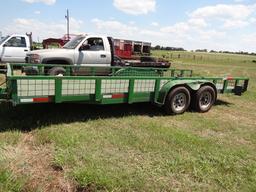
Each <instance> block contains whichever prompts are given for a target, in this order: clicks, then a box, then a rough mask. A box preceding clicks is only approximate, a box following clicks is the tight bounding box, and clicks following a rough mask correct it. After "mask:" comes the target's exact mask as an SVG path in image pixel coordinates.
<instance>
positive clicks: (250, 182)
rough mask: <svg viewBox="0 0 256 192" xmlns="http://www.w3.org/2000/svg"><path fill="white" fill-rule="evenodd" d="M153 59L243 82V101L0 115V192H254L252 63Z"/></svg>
mask: <svg viewBox="0 0 256 192" xmlns="http://www.w3.org/2000/svg"><path fill="white" fill-rule="evenodd" d="M154 54H155V55H158V56H163V55H164V56H165V57H168V58H169V59H170V60H172V61H173V67H176V68H185V69H193V70H194V71H195V73H196V74H197V75H202V76H223V77H224V76H227V75H231V74H232V75H235V76H247V77H250V83H249V89H248V92H246V93H245V94H244V95H243V96H242V97H238V96H233V95H221V96H219V99H218V101H217V102H216V105H215V106H214V107H213V108H212V109H211V111H209V112H208V113H205V114H200V113H195V112H187V113H185V114H184V115H179V116H165V115H164V114H163V112H162V111H161V110H160V109H158V108H156V107H154V106H151V105H150V104H136V105H112V106H90V105H83V104H60V105H27V106H18V107H16V108H11V109H10V108H7V107H6V106H4V105H0V191H31V192H32V191H78V192H82V191H255V189H256V112H255V106H256V63H254V62H253V60H256V58H255V57H250V56H241V55H240V56H237V55H225V54H199V53H186V52H173V53H168V52H164V51H162V52H154ZM171 54H172V57H171V56H170V55H171ZM178 54H180V56H178ZM195 54H196V55H195ZM194 55H195V57H194Z"/></svg>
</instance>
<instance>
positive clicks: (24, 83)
mask: <svg viewBox="0 0 256 192" xmlns="http://www.w3.org/2000/svg"><path fill="white" fill-rule="evenodd" d="M17 94H18V96H19V97H27V96H29V97H33V96H35V97H36V96H51V95H54V94H55V81H54V80H32V79H31V80H30V79H24V80H17Z"/></svg>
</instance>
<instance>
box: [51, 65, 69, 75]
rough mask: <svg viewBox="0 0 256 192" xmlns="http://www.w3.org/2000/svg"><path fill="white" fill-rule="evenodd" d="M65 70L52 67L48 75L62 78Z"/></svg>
mask: <svg viewBox="0 0 256 192" xmlns="http://www.w3.org/2000/svg"><path fill="white" fill-rule="evenodd" d="M65 73H66V70H65V69H64V68H63V67H53V68H51V69H49V71H48V74H49V75H51V76H58V75H59V76H64V75H65Z"/></svg>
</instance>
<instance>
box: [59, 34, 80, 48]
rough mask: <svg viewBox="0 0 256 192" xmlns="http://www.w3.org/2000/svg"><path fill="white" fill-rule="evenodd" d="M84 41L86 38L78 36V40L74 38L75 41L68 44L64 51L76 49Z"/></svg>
mask: <svg viewBox="0 0 256 192" xmlns="http://www.w3.org/2000/svg"><path fill="white" fill-rule="evenodd" d="M83 39H84V36H78V37H76V38H74V39H73V40H71V41H69V42H67V43H66V44H65V45H64V46H63V48H64V49H75V48H76V47H77V46H78V45H79V44H80V43H81V42H82V40H83Z"/></svg>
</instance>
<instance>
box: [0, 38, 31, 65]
mask: <svg viewBox="0 0 256 192" xmlns="http://www.w3.org/2000/svg"><path fill="white" fill-rule="evenodd" d="M31 44H32V40H31V34H26V35H17V34H14V35H9V36H6V37H4V38H3V39H1V40H0V63H25V58H26V54H27V53H29V52H30V50H31Z"/></svg>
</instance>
